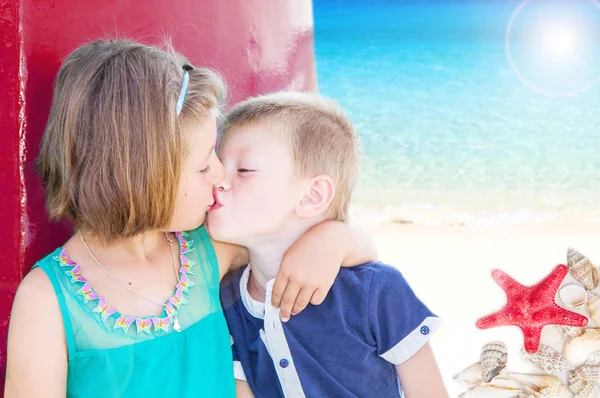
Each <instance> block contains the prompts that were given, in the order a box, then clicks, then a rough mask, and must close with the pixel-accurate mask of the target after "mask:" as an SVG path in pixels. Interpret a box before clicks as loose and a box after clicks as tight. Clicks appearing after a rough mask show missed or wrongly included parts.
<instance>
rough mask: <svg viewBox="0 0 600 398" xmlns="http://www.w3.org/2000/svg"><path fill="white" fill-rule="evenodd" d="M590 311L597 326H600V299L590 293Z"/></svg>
mask: <svg viewBox="0 0 600 398" xmlns="http://www.w3.org/2000/svg"><path fill="white" fill-rule="evenodd" d="M587 305H588V311H590V316H591V318H592V320H593V321H594V322H595V323H596V326H600V297H598V295H597V294H596V293H594V292H588V304H587Z"/></svg>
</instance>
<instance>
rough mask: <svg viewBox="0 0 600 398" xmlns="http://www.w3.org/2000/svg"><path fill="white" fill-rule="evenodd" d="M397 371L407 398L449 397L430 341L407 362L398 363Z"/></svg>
mask: <svg viewBox="0 0 600 398" xmlns="http://www.w3.org/2000/svg"><path fill="white" fill-rule="evenodd" d="M396 372H397V373H398V378H399V379H400V385H402V390H403V391H404V396H405V397H406V398H421V397H427V398H448V392H447V391H446V387H444V382H443V381H442V375H441V374H440V370H439V368H438V366H437V363H436V361H435V357H434V355H433V350H432V349H431V346H430V345H429V343H427V344H425V345H424V346H423V347H422V348H421V349H420V350H419V351H417V352H416V353H415V354H414V355H413V356H412V357H410V358H409V359H408V360H407V361H406V362H404V363H402V364H401V365H396Z"/></svg>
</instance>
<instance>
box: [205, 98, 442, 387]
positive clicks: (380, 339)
mask: <svg viewBox="0 0 600 398" xmlns="http://www.w3.org/2000/svg"><path fill="white" fill-rule="evenodd" d="M219 152H220V157H221V160H222V162H223V165H224V168H225V180H224V182H223V183H222V184H221V185H219V186H218V188H217V192H216V193H215V200H216V206H215V207H214V208H213V211H211V212H210V213H209V216H208V228H209V231H210V233H211V235H212V236H213V238H215V239H216V240H220V241H225V242H230V243H235V244H238V245H243V246H246V247H247V248H248V250H249V253H250V264H249V265H248V266H247V267H244V268H242V269H240V270H238V271H236V272H235V273H233V274H232V275H229V278H228V279H224V281H223V283H222V289H221V300H222V303H223V308H224V311H225V317H226V319H227V323H228V326H229V330H230V333H231V339H232V350H233V358H234V369H235V376H236V379H237V381H236V383H237V386H238V396H252V394H248V393H249V391H248V390H251V391H252V393H253V394H254V395H255V396H257V397H281V396H285V397H303V396H308V397H350V396H357V397H366V396H377V397H394V396H396V397H399V396H400V389H399V386H398V379H399V382H400V385H401V388H402V390H403V391H404V394H405V396H406V397H407V398H413V397H427V398H438V397H447V393H446V391H445V389H444V386H443V383H442V381H441V376H440V374H439V370H438V368H437V365H436V363H435V359H434V356H433V353H432V351H431V348H430V347H429V344H428V343H427V342H428V340H429V338H430V336H431V334H432V333H433V332H434V331H435V330H436V329H437V328H438V326H439V320H438V318H437V317H436V316H435V315H434V314H433V313H431V312H430V311H429V309H428V308H427V307H426V306H425V305H424V304H423V303H421V302H420V301H419V299H418V298H417V297H416V296H415V294H414V293H413V292H412V290H411V289H410V287H409V286H408V284H407V283H406V281H405V280H404V278H403V277H402V275H401V274H400V272H399V271H397V270H396V269H394V268H392V267H389V266H387V265H384V264H381V263H368V264H364V265H362V266H358V267H355V268H348V269H342V270H341V271H340V273H339V275H338V277H337V278H336V280H335V282H334V284H333V286H332V288H331V290H330V292H329V294H328V296H327V298H326V299H325V301H324V302H323V304H322V305H320V306H319V307H309V308H307V309H306V310H305V311H303V312H302V313H300V314H298V315H296V316H294V317H292V319H291V320H290V321H289V322H285V323H282V322H281V321H280V319H279V316H278V312H277V310H276V309H275V308H273V307H272V306H271V305H270V300H271V295H272V293H273V292H272V290H273V278H274V277H275V275H276V273H277V270H278V267H279V264H280V261H281V258H282V255H283V253H284V252H285V251H286V250H287V249H288V248H289V247H290V245H291V244H292V243H294V242H295V241H296V240H297V239H298V238H300V237H301V236H302V234H303V233H304V232H305V231H306V230H307V229H309V228H310V227H312V226H313V225H316V224H318V223H319V222H321V221H324V220H329V219H333V220H339V221H347V220H348V207H349V203H350V198H351V194H352V188H353V185H354V181H355V177H356V173H357V169H358V153H357V152H358V144H357V137H356V134H355V132H354V129H353V127H352V124H351V123H350V121H349V120H348V119H347V118H346V117H345V115H344V114H343V112H342V111H341V110H340V108H339V107H338V106H337V105H336V104H335V103H333V102H332V101H329V100H326V99H323V98H321V97H319V96H317V95H314V94H307V93H276V94H270V95H266V96H263V97H258V98H253V99H250V100H247V101H245V102H243V103H241V104H239V105H237V106H236V107H234V108H233V109H232V111H231V112H230V113H229V115H228V116H227V117H226V119H225V121H224V124H223V133H222V137H221V143H220V148H219ZM310 299H311V297H308V295H307V294H306V293H305V292H303V291H299V292H298V300H297V301H299V302H301V303H302V302H309V301H310ZM265 303H267V304H265ZM246 383H247V384H246Z"/></svg>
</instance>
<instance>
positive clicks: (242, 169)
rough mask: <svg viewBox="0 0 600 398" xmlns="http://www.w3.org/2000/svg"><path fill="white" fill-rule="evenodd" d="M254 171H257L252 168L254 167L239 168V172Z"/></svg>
mask: <svg viewBox="0 0 600 398" xmlns="http://www.w3.org/2000/svg"><path fill="white" fill-rule="evenodd" d="M253 171H256V170H252V169H244V168H239V169H238V173H251V172H253Z"/></svg>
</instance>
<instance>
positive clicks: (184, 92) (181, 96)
mask: <svg viewBox="0 0 600 398" xmlns="http://www.w3.org/2000/svg"><path fill="white" fill-rule="evenodd" d="M192 69H193V68H192V67H191V66H189V65H183V83H181V91H180V92H179V98H177V104H176V105H175V112H176V113H177V116H179V114H180V113H181V109H182V108H183V103H184V102H185V96H186V95H187V91H188V86H189V83H190V75H189V73H188V70H192Z"/></svg>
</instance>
